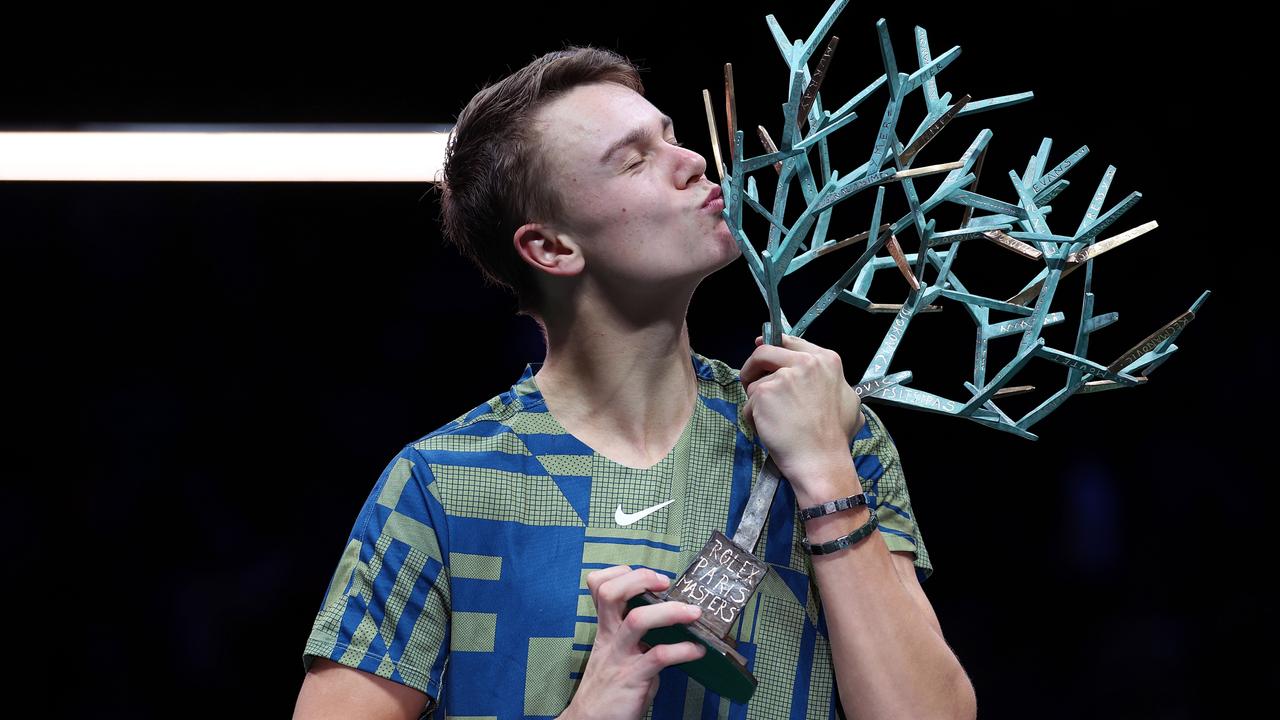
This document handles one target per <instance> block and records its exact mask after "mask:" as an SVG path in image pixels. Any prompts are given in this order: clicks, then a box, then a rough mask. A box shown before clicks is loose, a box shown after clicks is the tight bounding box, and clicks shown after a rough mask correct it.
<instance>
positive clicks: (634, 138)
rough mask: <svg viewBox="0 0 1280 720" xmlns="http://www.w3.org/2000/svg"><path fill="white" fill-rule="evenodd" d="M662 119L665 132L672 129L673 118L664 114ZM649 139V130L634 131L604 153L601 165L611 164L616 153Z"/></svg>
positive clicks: (638, 129)
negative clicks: (610, 159) (610, 160)
mask: <svg viewBox="0 0 1280 720" xmlns="http://www.w3.org/2000/svg"><path fill="white" fill-rule="evenodd" d="M660 117H661V118H662V130H663V131H664V132H665V131H667V130H669V129H671V116H670V115H667V114H666V113H662V114H661V115H660ZM647 137H649V130H648V129H647V128H643V127H638V128H635V129H633V130H632V131H631V132H629V133H627V134H626V136H625V137H623V138H622V139H621V140H619V141H617V142H615V143H614V144H612V145H610V146H609V149H608V150H605V151H604V154H603V155H601V156H600V164H601V165H604V164H605V163H607V162H609V158H611V157H613V155H614V153H616V152H618V151H619V150H621V149H623V148H625V147H627V146H629V145H635V144H636V143H639V142H641V141H642V140H644V139H645V138H647Z"/></svg>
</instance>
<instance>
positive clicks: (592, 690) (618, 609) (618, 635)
mask: <svg viewBox="0 0 1280 720" xmlns="http://www.w3.org/2000/svg"><path fill="white" fill-rule="evenodd" d="M670 584H671V581H670V580H669V579H668V578H667V577H666V576H665V575H660V574H658V573H656V572H654V571H652V570H648V569H644V568H640V569H637V570H632V569H631V568H630V567H628V566H626V565H615V566H613V567H611V568H606V569H604V570H596V571H595V572H591V573H588V574H587V587H588V588H590V589H591V598H592V599H593V600H595V603H596V617H597V620H598V626H597V628H596V641H595V644H594V645H593V646H592V648H591V657H590V659H589V660H588V661H587V667H586V669H585V670H584V671H583V673H582V680H581V681H580V682H579V684H578V690H577V692H576V693H575V694H574V696H573V700H572V701H571V702H570V703H569V707H567V708H565V711H564V713H563V714H561V715H560V718H561V720H605V719H608V720H639V718H642V717H644V714H645V712H646V711H647V710H648V709H649V705H650V704H652V703H653V697H654V695H656V694H657V692H658V673H659V672H661V671H662V668H664V667H667V666H668V665H676V664H678V663H683V662H689V661H690V660H697V659H698V658H700V657H702V656H703V655H704V654H706V652H707V649H706V648H705V647H703V646H702V645H700V644H699V643H696V642H692V641H685V642H680V643H674V644H662V645H655V646H653V647H652V648H650V647H649V646H648V645H647V644H646V643H644V642H643V641H642V640H641V638H643V637H644V634H645V633H646V632H648V631H649V630H651V629H653V628H660V627H666V626H668V625H675V624H676V623H691V622H693V621H694V620H696V619H698V616H699V615H701V614H702V609H701V608H699V607H698V606H696V605H689V604H687V603H682V602H678V601H675V600H668V601H667V602H662V603H658V604H656V605H645V606H641V607H638V608H635V609H634V610H631V611H630V612H628V611H627V600H630V599H631V598H633V597H635V596H636V595H639V594H640V593H642V592H644V591H646V590H649V591H652V592H661V591H662V590H665V589H667V586H668V585H670Z"/></svg>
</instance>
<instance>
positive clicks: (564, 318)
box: [296, 48, 975, 720]
mask: <svg viewBox="0 0 1280 720" xmlns="http://www.w3.org/2000/svg"><path fill="white" fill-rule="evenodd" d="M705 169H706V161H705V160H704V158H703V157H702V156H700V155H699V154H698V153H695V152H692V151H691V150H688V149H686V148H684V147H682V146H681V145H680V143H679V142H677V141H676V140H675V133H674V128H673V127H672V126H671V121H670V119H669V118H667V117H666V116H665V115H663V114H662V113H661V112H660V111H659V110H658V109H657V108H656V107H654V106H653V105H652V104H651V103H649V102H648V101H647V100H646V99H645V98H644V96H643V86H642V85H641V83H640V79H639V76H638V74H637V72H636V69H635V68H634V67H633V66H632V65H631V64H630V63H629V62H628V61H626V60H625V59H624V58H622V57H620V56H618V55H616V54H614V53H612V52H609V51H604V50H598V49H593V48H570V49H567V50H563V51H559V52H554V53H549V54H547V55H544V56H543V57H541V58H538V59H536V60H535V61H533V62H532V63H530V64H529V65H528V66H526V67H525V68H523V69H521V70H519V71H517V72H516V73H514V74H512V75H511V76H509V77H507V78H505V79H504V80H502V81H500V82H499V83H497V84H495V85H493V86H490V87H488V88H485V89H484V90H482V91H481V92H480V93H478V94H477V95H476V96H475V97H474V98H473V99H472V100H471V102H470V103H469V104H468V105H467V107H466V108H465V109H464V110H463V112H462V113H461V115H460V116H459V118H458V122H457V124H456V127H455V129H454V136H453V138H452V141H451V144H450V148H449V151H448V154H447V159H446V166H445V170H444V178H443V182H442V195H443V197H442V208H443V220H444V230H445V234H446V237H448V238H449V239H450V240H451V241H453V242H454V243H456V244H458V246H459V247H460V248H461V249H462V250H463V252H464V253H466V254H467V255H468V256H469V257H471V258H472V259H474V260H475V261H476V263H477V264H478V265H479V266H480V267H481V268H482V270H483V271H484V272H485V274H486V276H487V277H488V278H489V279H490V280H492V281H494V282H497V283H499V284H502V285H504V286H506V287H508V288H510V289H511V290H513V291H514V292H515V293H516V296H517V299H518V301H519V303H520V311H521V312H522V313H525V314H529V315H531V316H532V317H534V318H535V319H537V320H538V322H539V324H540V325H541V326H542V328H543V330H544V333H545V336H546V341H547V354H546V358H545V360H544V362H541V363H531V364H529V365H528V366H526V368H525V371H524V373H523V375H522V376H521V377H520V378H519V379H518V380H517V381H516V383H515V384H514V385H512V387H511V389H510V390H509V391H507V392H504V393H502V394H501V395H498V396H496V397H493V398H491V399H490V400H488V401H487V402H485V403H482V404H481V405H478V406H477V407H475V408H474V409H472V410H470V411H468V412H466V413H464V414H463V415H461V416H459V417H458V418H457V419H455V420H453V421H452V422H450V423H447V424H446V425H444V426H443V427H441V428H439V429H437V430H435V431H433V432H431V433H429V434H427V435H426V436H424V437H423V438H421V439H419V440H418V441H416V442H414V443H411V444H410V445H408V446H406V447H405V448H404V449H403V450H402V451H401V452H400V453H399V454H397V455H396V457H394V458H393V459H392V460H391V462H390V464H388V466H387V468H386V470H385V471H384V472H383V474H382V476H381V477H380V478H379V480H378V482H377V483H376V484H375V485H374V488H373V490H372V492H371V493H370V495H369V498H368V500H367V501H366V503H365V505H364V507H363V508H362V510H361V512H360V514H359V516H358V517H357V519H356V523H355V525H354V527H353V529H352V533H351V536H350V539H349V542H348V544H347V546H346V549H345V551H344V552H343V554H342V557H341V560H340V562H339V563H338V567H337V570H336V572H335V573H334V576H333V579H332V582H331V584H330V586H329V590H328V592H327V593H326V595H325V597H324V600H323V603H322V605H321V608H320V612H319V613H318V615H317V617H316V620H315V623H314V626H313V629H312V632H311V635H310V637H309V638H308V641H307V645H306V649H305V653H304V666H305V667H306V668H307V669H308V672H307V675H306V678H305V680H304V682H303V685H302V690H301V693H300V695H299V698H298V704H297V710H296V717H307V718H312V717H346V716H350V715H359V716H361V717H388V718H391V717H403V718H413V717H417V716H418V715H419V714H420V713H421V714H424V715H425V714H429V713H434V715H433V716H434V717H445V716H446V715H447V716H450V717H456V716H468V717H497V718H509V717H556V716H558V717H562V718H570V719H577V720H585V719H587V718H629V719H632V720H635V719H638V718H641V717H646V716H647V714H650V713H651V716H652V717H654V718H660V717H661V718H673V717H681V718H701V717H706V718H716V717H719V718H727V717H734V718H745V717H747V716H752V717H767V718H830V717H834V716H835V715H836V714H837V713H840V714H842V715H845V716H847V717H850V718H858V719H863V718H888V717H910V718H969V717H973V716H974V714H975V702H974V694H973V690H972V686H971V685H970V683H969V681H968V678H967V676H966V674H965V672H964V670H963V669H962V668H961V666H960V664H959V662H958V660H957V659H956V657H955V655H954V654H953V653H952V652H951V650H950V648H949V647H948V646H947V644H946V642H945V640H944V639H943V636H942V632H941V629H940V627H939V625H938V621H937V618H936V617H935V615H934V612H933V610H932V608H931V606H930V603H929V601H928V599H927V598H926V597H925V595H924V593H923V591H922V590H921V587H920V582H919V581H920V578H921V576H925V577H927V575H928V573H930V572H931V571H932V566H931V565H930V564H929V560H928V554H927V552H926V551H925V549H924V545H923V542H922V540H921V536H920V531H919V528H918V526H917V525H916V523H915V520H914V517H913V515H912V513H911V505H910V497H909V495H908V493H907V488H906V485H905V482H904V480H903V478H902V474H901V469H900V466H899V463H898V458H897V453H896V451H895V449H894V446H893V442H892V439H891V438H890V437H889V435H888V433H887V432H886V431H885V429H884V426H883V424H882V423H881V422H880V420H879V418H878V417H877V416H876V414H875V413H874V412H873V411H872V410H870V409H868V408H864V407H861V405H860V403H859V401H858V397H857V395H856V394H855V393H854V392H853V390H852V388H850V386H849V385H848V383H847V382H846V380H845V377H844V374H843V370H842V368H841V364H840V359H839V357H838V356H837V355H836V354H835V353H833V352H831V351H829V350H827V349H825V348H822V347H819V346H817V345H814V344H813V343H810V342H807V341H805V340H802V339H799V338H794V337H790V336H787V337H785V338H784V343H783V345H782V346H781V347H776V346H768V345H763V344H762V343H761V339H760V338H756V344H757V348H756V350H755V352H754V353H753V354H752V355H751V357H750V358H749V359H748V361H747V362H746V363H745V364H744V366H743V368H742V370H741V371H740V372H739V371H736V370H734V369H732V368H730V367H729V366H727V365H726V364H724V363H723V362H720V361H718V360H714V359H709V358H706V357H704V356H702V355H700V354H698V353H697V352H695V351H693V350H692V349H691V347H690V344H689V336H688V328H687V326H686V324H685V314H686V311H687V309H688V305H689V302H690V300H691V298H692V295H693V292H694V289H695V288H696V287H697V286H698V284H699V283H700V282H701V281H702V279H703V278H705V277H707V276H708V275H710V274H711V273H713V272H715V271H716V270H719V269H720V268H723V267H725V266H727V265H729V264H730V263H732V262H733V261H734V260H735V259H736V258H737V257H738V255H739V252H740V250H739V248H738V247H737V245H736V243H735V242H734V239H733V238H732V236H731V235H730V233H729V231H728V228H727V226H726V224H725V222H724V220H723V218H722V216H721V210H722V209H723V202H722V201H721V200H719V199H718V198H717V195H718V192H719V188H718V186H717V185H715V184H714V183H713V182H711V181H710V180H708V179H707V177H706V175H705V174H704V173H705ZM535 369H536V373H535ZM766 447H767V448H768V450H769V454H770V455H771V456H772V457H773V458H774V460H775V462H777V464H778V467H779V469H780V470H781V471H782V472H783V474H784V476H785V477H786V479H787V482H785V483H783V484H782V485H781V486H780V487H779V489H778V492H777V495H776V497H775V499H774V502H773V506H772V509H771V511H770V515H769V518H768V520H767V522H766V525H765V528H764V533H763V536H762V539H761V542H760V544H759V546H758V547H756V548H755V553H756V555H757V556H758V557H759V558H760V559H761V560H764V561H766V562H767V563H769V566H770V570H769V572H768V573H767V575H766V580H765V581H764V582H763V584H762V585H761V586H760V587H759V589H758V590H757V592H756V593H755V595H753V596H752V597H751V599H750V600H749V601H748V603H747V605H746V606H745V608H744V609H743V612H742V613H741V614H740V615H739V616H737V617H736V619H735V623H734V625H733V634H732V637H733V638H734V639H735V642H736V644H737V649H738V651H739V652H740V653H741V654H743V655H744V656H745V657H747V658H748V660H749V667H750V669H751V670H752V672H753V673H754V675H755V676H756V678H757V679H758V681H759V686H758V688H757V689H756V692H755V694H754V696H753V697H752V699H751V701H750V702H749V703H747V704H738V703H730V702H729V701H727V700H726V699H723V698H720V697H718V696H716V695H715V694H714V693H712V692H710V691H708V690H706V689H705V688H703V687H702V686H701V685H699V684H698V683H697V682H695V681H692V680H690V679H689V677H688V676H687V675H685V674H684V673H683V672H681V671H680V670H679V669H678V668H674V667H671V666H672V665H675V664H678V663H682V662H686V661H688V660H691V659H694V658H696V657H700V656H701V655H702V653H703V652H704V650H703V649H702V647H701V646H698V645H695V644H693V643H679V644H672V645H658V646H654V647H652V648H650V647H648V646H647V645H646V644H644V643H643V642H642V641H641V637H642V636H643V635H644V633H645V631H646V630H648V629H650V628H654V627H661V626H665V625H670V624H673V623H688V622H692V621H693V620H694V619H695V618H696V617H697V612H698V610H697V608H695V607H694V606H691V605H685V604H683V603H679V602H674V601H670V602H666V603H662V604H658V605H652V606H648V607H643V608H640V609H637V610H634V611H632V612H630V613H627V612H626V601H627V599H629V598H630V597H632V596H634V595H637V594H639V593H641V592H643V591H645V590H652V591H661V590H664V589H666V588H667V587H668V585H669V583H670V578H672V577H674V576H675V575H676V574H678V573H679V572H681V571H682V570H683V569H684V568H685V567H686V566H687V565H688V563H689V562H690V560H691V559H692V558H693V555H694V554H695V553H696V552H697V551H698V550H700V549H701V547H702V545H703V543H704V542H705V541H706V540H707V539H708V538H709V537H710V535H711V531H712V530H719V531H721V532H724V533H726V534H727V535H730V536H732V535H733V531H734V530H735V529H736V526H737V523H738V521H739V520H740V519H741V517H742V510H743V507H744V505H745V502H746V498H747V496H748V494H749V492H750V489H751V486H752V483H753V482H754V481H755V479H756V476H757V474H758V473H759V471H760V468H761V467H762V465H763V460H764V457H765V452H764V448H766ZM863 491H865V493H866V494H865V497H866V500H867V504H868V505H870V506H872V507H874V508H875V509H876V512H877V515H878V518H879V526H878V528H876V530H877V531H873V532H871V534H870V535H869V536H866V537H865V538H864V539H861V540H859V541H857V542H855V543H854V544H853V545H851V546H850V547H848V548H846V549H843V550H840V551H837V552H833V553H830V554H821V555H813V556H812V557H811V556H810V555H809V554H808V553H807V552H806V551H805V550H804V548H803V546H802V545H801V542H800V541H801V538H803V537H806V536H807V538H808V540H809V541H810V542H811V543H822V542H827V541H831V540H834V539H837V538H840V537H842V536H846V535H849V534H850V533H853V532H854V531H855V530H858V529H859V528H862V527H864V526H865V525H866V524H867V523H868V522H869V520H870V517H871V514H870V513H871V511H870V510H869V509H868V507H867V506H866V505H863V506H855V508H854V509H852V510H845V511H841V512H836V513H832V514H828V515H824V516H822V517H818V518H814V519H811V520H808V521H802V520H801V519H800V517H799V510H800V509H801V508H807V507H810V506H814V505H818V504H821V503H824V502H826V501H829V500H833V499H837V498H845V497H848V496H853V495H856V494H858V493H860V492H863Z"/></svg>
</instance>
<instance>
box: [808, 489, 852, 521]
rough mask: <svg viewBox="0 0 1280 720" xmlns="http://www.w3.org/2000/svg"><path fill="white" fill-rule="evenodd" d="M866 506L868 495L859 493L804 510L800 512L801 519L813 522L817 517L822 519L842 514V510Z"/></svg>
mask: <svg viewBox="0 0 1280 720" xmlns="http://www.w3.org/2000/svg"><path fill="white" fill-rule="evenodd" d="M866 504H867V496H866V494H865V493H858V494H857V495H850V496H849V497H847V498H840V499H839V500H829V501H827V502H824V503H822V504H821V505H814V506H813V507H807V508H804V509H802V510H801V511H800V519H801V520H812V519H814V518H816V517H822V516H823V515H830V514H831V513H833V512H840V511H841V510H848V509H850V508H855V507H857V506H859V505H866Z"/></svg>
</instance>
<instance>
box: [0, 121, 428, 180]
mask: <svg viewBox="0 0 1280 720" xmlns="http://www.w3.org/2000/svg"><path fill="white" fill-rule="evenodd" d="M122 127H123V126H122ZM129 127H133V128H141V127H146V126H142V125H131V126H129ZM154 127H161V126H154ZM175 127H176V126H175ZM188 127H190V126H188ZM201 127H209V128H216V127H217V126H212V125H205V126H201ZM226 127H241V128H244V127H249V126H226ZM260 127H265V126H260ZM325 127H340V126H334V125H329V126H325ZM352 127H357V126H352ZM418 127H424V128H431V129H430V130H421V131H417V132H405V131H378V132H368V131H365V132H350V131H309V132H297V131H293V130H288V131H285V130H273V131H270V132H260V131H243V130H219V129H215V130H213V131H208V132H184V131H161V132H156V131H144V130H129V131H114V132H84V131H80V132H0V180H3V181H14V180H17V181H24V180H29V181H108V182H112V181H140V182H166V181H173V182H193V181H194V182H435V180H436V175H437V173H438V172H439V171H440V169H441V167H442V165H443V162H444V150H445V144H446V142H447V140H448V126H440V125H430V126H418Z"/></svg>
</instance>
